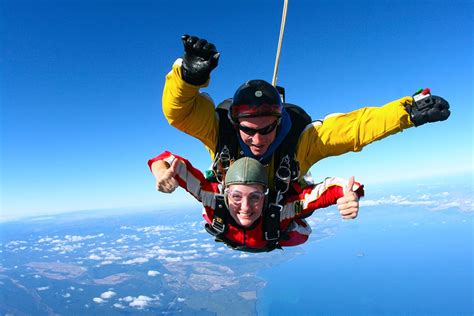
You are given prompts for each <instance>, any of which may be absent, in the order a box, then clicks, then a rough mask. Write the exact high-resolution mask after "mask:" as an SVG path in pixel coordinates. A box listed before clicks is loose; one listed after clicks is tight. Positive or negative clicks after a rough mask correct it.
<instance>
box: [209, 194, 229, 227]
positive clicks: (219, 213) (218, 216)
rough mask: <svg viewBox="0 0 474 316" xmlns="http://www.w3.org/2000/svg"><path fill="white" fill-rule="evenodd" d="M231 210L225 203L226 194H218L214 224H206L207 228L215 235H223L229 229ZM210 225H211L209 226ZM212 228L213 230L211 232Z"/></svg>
mask: <svg viewBox="0 0 474 316" xmlns="http://www.w3.org/2000/svg"><path fill="white" fill-rule="evenodd" d="M228 215H229V211H228V210H227V207H226V205H225V201H224V196H223V195H216V207H215V208H214V218H213V219H212V225H209V224H206V230H207V231H208V232H209V233H210V234H211V235H213V236H218V235H223V234H225V232H226V229H227V223H228ZM207 226H209V227H207ZM209 230H211V231H212V232H210V231H209Z"/></svg>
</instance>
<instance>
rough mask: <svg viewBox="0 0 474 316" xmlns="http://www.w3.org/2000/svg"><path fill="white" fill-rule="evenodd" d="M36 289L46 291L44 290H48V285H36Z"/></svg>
mask: <svg viewBox="0 0 474 316" xmlns="http://www.w3.org/2000/svg"><path fill="white" fill-rule="evenodd" d="M36 290H38V291H46V290H49V286H42V287H37V288H36Z"/></svg>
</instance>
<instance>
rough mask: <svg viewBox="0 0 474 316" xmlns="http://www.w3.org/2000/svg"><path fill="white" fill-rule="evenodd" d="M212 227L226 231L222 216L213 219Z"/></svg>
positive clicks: (220, 232) (220, 231)
mask: <svg viewBox="0 0 474 316" xmlns="http://www.w3.org/2000/svg"><path fill="white" fill-rule="evenodd" d="M212 227H213V228H214V229H215V230H216V231H217V232H218V233H219V234H222V233H224V230H225V224H224V221H223V220H222V218H220V217H217V218H214V219H213V220H212Z"/></svg>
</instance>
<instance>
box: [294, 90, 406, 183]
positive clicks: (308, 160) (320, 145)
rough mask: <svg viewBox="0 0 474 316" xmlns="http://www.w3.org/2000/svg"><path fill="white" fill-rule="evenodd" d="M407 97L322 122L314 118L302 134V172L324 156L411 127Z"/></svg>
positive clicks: (355, 148)
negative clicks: (407, 109) (406, 107)
mask: <svg viewBox="0 0 474 316" xmlns="http://www.w3.org/2000/svg"><path fill="white" fill-rule="evenodd" d="M411 102H413V99H412V98H411V97H404V98H401V99H398V100H395V101H392V102H390V103H387V104H385V105H384V106H381V107H365V108H361V109H359V110H355V111H353V112H350V113H346V114H332V115H329V116H327V117H326V118H325V119H324V121H322V122H318V121H317V122H313V124H312V125H311V126H308V127H307V128H306V130H305V131H303V133H302V134H301V136H300V139H299V141H298V145H297V152H296V155H297V159H298V161H299V162H300V168H301V174H302V175H303V174H305V173H306V172H307V171H308V170H309V168H310V167H311V166H312V165H314V164H315V163H316V162H318V161H319V160H321V159H324V158H326V157H329V156H337V155H341V154H344V153H347V152H349V151H361V150H362V148H363V147H364V146H366V145H368V144H370V143H372V142H374V141H376V140H379V139H382V138H385V137H387V136H389V135H392V134H395V133H398V132H400V131H402V130H404V129H406V128H409V127H412V126H413V123H412V122H411V121H410V115H409V114H408V113H407V112H406V110H405V106H404V105H405V104H406V103H410V104H411Z"/></svg>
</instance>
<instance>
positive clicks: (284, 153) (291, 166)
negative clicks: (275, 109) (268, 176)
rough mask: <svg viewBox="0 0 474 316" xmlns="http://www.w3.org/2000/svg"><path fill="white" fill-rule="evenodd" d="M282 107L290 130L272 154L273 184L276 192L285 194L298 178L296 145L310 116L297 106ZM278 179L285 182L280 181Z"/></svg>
mask: <svg viewBox="0 0 474 316" xmlns="http://www.w3.org/2000/svg"><path fill="white" fill-rule="evenodd" d="M284 107H285V110H286V111H287V113H288V114H289V115H290V118H291V129H290V131H289V132H288V134H287V135H286V137H285V139H284V140H283V142H282V143H281V144H280V146H278V148H277V149H276V150H275V154H274V164H275V168H276V170H275V182H276V186H277V190H279V191H281V192H286V191H287V190H288V188H289V182H290V181H294V180H296V179H298V177H299V176H300V174H299V171H300V168H299V163H298V161H297V160H296V145H297V144H298V140H299V138H300V135H301V133H302V132H303V130H304V129H305V128H306V126H307V125H308V124H310V123H311V121H312V119H311V116H309V115H308V113H306V111H305V110H303V109H302V108H301V107H299V106H298V105H295V104H291V103H285V104H284ZM288 178H289V180H288ZM279 179H286V180H285V181H280V180H279Z"/></svg>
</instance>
